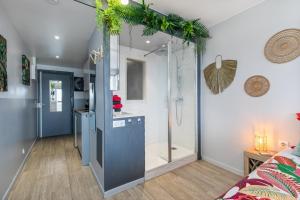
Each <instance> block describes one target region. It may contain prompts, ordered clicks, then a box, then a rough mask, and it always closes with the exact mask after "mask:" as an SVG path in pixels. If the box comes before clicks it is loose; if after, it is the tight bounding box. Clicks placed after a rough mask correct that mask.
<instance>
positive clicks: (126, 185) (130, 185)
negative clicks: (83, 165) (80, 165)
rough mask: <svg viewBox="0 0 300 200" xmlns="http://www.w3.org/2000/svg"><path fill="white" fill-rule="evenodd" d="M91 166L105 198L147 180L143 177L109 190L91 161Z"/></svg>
mask: <svg viewBox="0 0 300 200" xmlns="http://www.w3.org/2000/svg"><path fill="white" fill-rule="evenodd" d="M89 166H90V168H91V170H92V173H93V175H94V177H95V178H96V181H97V183H98V187H99V189H100V190H101V192H102V194H103V196H104V198H109V197H111V196H113V195H115V194H118V193H120V192H123V191H125V190H128V189H130V188H133V187H135V186H136V185H138V184H141V183H144V182H145V179H144V178H141V179H138V180H135V181H132V182H130V183H127V184H124V185H121V186H119V187H116V188H114V189H111V190H108V191H104V189H103V186H102V184H101V183H100V181H99V179H98V177H97V176H96V172H95V169H94V167H93V165H92V163H90V164H89Z"/></svg>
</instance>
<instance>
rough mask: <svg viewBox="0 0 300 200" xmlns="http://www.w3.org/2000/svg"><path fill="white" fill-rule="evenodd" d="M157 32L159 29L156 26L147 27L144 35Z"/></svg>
mask: <svg viewBox="0 0 300 200" xmlns="http://www.w3.org/2000/svg"><path fill="white" fill-rule="evenodd" d="M157 32H158V31H157V30H156V29H154V28H150V27H145V28H144V30H143V36H150V35H154V34H155V33H157Z"/></svg>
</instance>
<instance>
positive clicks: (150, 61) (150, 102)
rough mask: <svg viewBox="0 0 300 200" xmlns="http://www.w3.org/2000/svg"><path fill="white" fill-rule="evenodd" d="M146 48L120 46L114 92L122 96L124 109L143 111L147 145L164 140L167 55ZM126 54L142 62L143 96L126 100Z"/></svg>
mask: <svg viewBox="0 0 300 200" xmlns="http://www.w3.org/2000/svg"><path fill="white" fill-rule="evenodd" d="M146 53H148V52H146V51H142V50H138V49H133V48H132V49H130V48H128V47H125V46H121V48H120V91H117V92H114V94H118V95H120V96H121V98H122V104H123V106H124V107H123V109H122V111H124V112H129V113H133V114H139V115H144V116H145V120H146V122H145V123H146V133H145V134H146V136H145V138H146V145H148V144H152V143H158V142H165V143H166V142H167V133H168V129H167V127H168V121H167V120H168V112H167V111H168V110H167V57H166V56H158V55H156V54H151V55H149V56H147V57H144V55H145V54H146ZM127 58H131V59H136V60H139V61H144V62H145V68H144V69H145V71H144V72H145V76H144V78H145V82H144V84H145V85H144V92H145V97H144V100H141V101H127V100H126V85H127V84H126V81H127V80H126V74H127V71H126V70H127V61H126V59H127Z"/></svg>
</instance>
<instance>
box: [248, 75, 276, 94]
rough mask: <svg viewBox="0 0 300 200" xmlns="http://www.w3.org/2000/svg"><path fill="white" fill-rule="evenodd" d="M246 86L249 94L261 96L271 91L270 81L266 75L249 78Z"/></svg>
mask: <svg viewBox="0 0 300 200" xmlns="http://www.w3.org/2000/svg"><path fill="white" fill-rule="evenodd" d="M244 88H245V91H246V93H247V94H248V95H249V96H251V97H260V96H263V95H265V94H266V93H267V92H268V91H269V89H270V82H269V80H268V79H267V78H266V77H264V76H259V75H255V76H252V77H250V78H248V79H247V81H246V82H245V85H244Z"/></svg>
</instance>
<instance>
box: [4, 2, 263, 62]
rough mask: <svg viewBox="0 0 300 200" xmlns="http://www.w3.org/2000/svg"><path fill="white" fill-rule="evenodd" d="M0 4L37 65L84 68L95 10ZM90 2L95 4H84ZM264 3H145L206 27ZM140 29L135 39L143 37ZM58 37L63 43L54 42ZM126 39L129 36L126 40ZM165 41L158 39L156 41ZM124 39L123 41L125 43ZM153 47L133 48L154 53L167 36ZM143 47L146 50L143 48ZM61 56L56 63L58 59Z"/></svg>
mask: <svg viewBox="0 0 300 200" xmlns="http://www.w3.org/2000/svg"><path fill="white" fill-rule="evenodd" d="M48 1H51V0H0V5H1V6H3V7H4V8H5V10H6V13H7V14H8V16H9V17H10V19H11V21H12V23H13V24H14V26H15V27H16V29H17V31H18V32H19V34H20V36H21V37H22V39H23V40H24V42H25V43H26V44H27V46H28V47H29V48H30V50H31V52H32V54H33V55H34V56H36V57H37V58H38V63H41V64H49V65H58V66H70V67H81V65H82V64H83V63H84V61H85V60H86V59H87V49H88V40H89V38H90V37H91V34H92V32H93V31H94V29H95V27H96V22H95V10H94V9H93V8H91V7H88V6H84V5H82V4H79V3H77V2H75V1H73V0H59V4H58V5H51V4H49V3H48ZM84 1H86V2H90V1H92V0H84ZM135 1H138V2H139V1H140V0H135ZM263 1H264V0H184V1H180V0H146V2H148V3H153V4H154V5H153V6H152V8H153V9H155V10H157V11H159V12H161V13H164V14H169V13H174V14H178V15H180V16H182V17H184V18H187V19H195V18H200V19H201V22H202V23H204V24H205V25H206V26H207V27H212V26H213V25H216V24H218V23H220V22H222V21H225V20H226V19H228V18H230V17H232V16H235V15H237V14H239V13H241V12H243V11H245V10H247V9H248V8H251V7H253V6H255V5H258V4H259V3H262V2H263ZM126 32H128V30H124V32H123V36H122V35H121V41H124V44H125V45H126V44H127V45H128V38H129V36H128V34H126ZM140 32H141V29H140V28H138V30H137V31H135V32H134V34H133V36H134V35H137V34H140ZM54 35H59V36H60V38H61V39H60V40H55V39H54ZM126 35H127V36H126ZM160 36H161V37H162V38H156V37H160ZM122 38H123V39H122ZM150 39H151V40H152V42H151V44H150V45H145V40H146V38H141V37H139V39H138V41H135V42H134V44H133V46H135V47H140V48H141V49H144V50H151V49H153V48H155V47H156V46H159V45H160V44H161V43H163V42H164V41H166V39H167V36H165V35H162V34H157V35H155V37H152V38H150ZM143 47H144V48H143ZM57 55H58V56H60V59H56V58H55V56H57Z"/></svg>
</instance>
